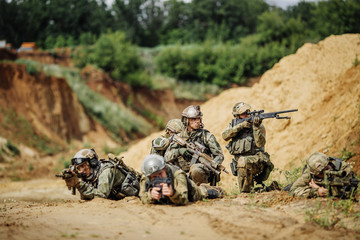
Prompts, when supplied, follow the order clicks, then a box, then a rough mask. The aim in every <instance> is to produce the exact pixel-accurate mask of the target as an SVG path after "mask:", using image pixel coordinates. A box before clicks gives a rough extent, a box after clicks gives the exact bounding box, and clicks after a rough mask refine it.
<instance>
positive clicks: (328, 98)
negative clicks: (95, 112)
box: [123, 34, 360, 183]
mask: <svg viewBox="0 0 360 240" xmlns="http://www.w3.org/2000/svg"><path fill="white" fill-rule="evenodd" d="M356 54H357V55H358V56H360V34H346V35H341V36H330V37H328V38H326V39H325V40H323V41H321V42H319V43H318V44H305V45H304V46H303V47H301V48H300V49H299V50H298V51H297V52H296V54H293V55H290V56H287V57H285V58H283V59H281V61H280V62H279V63H277V64H276V65H275V66H274V67H273V68H272V69H271V70H269V71H267V72H266V73H265V74H264V75H263V76H262V78H261V80H260V82H259V83H258V84H255V85H254V86H253V87H251V88H245V87H240V88H233V89H230V90H227V91H224V92H223V93H221V94H220V95H219V96H217V97H215V98H212V99H211V100H210V101H208V102H206V103H205V104H203V105H202V106H201V107H202V111H203V113H204V119H203V122H204V123H205V128H207V129H208V130H210V131H211V132H212V133H213V134H214V135H215V136H216V138H217V139H218V141H219V143H220V145H221V146H222V149H223V151H224V154H225V161H224V165H225V166H226V167H227V168H228V166H229V163H230V161H231V156H230V155H229V153H228V151H227V150H226V149H225V145H226V142H225V141H224V140H223V139H222V138H221V132H222V131H223V130H224V129H225V127H226V126H227V124H228V123H229V122H230V121H231V119H232V115H231V109H232V106H233V105H234V103H236V102H239V101H245V102H247V103H249V104H250V105H251V106H252V107H253V109H257V110H260V109H264V110H265V112H272V111H279V110H286V109H293V108H298V109H299V111H298V112H295V113H290V114H288V115H289V116H291V117H292V119H291V120H276V119H270V120H264V125H265V127H266V129H267V145H266V151H268V152H269V153H270V155H271V158H272V161H273V162H274V164H275V167H277V168H280V169H284V168H290V167H291V166H293V165H297V166H298V165H300V164H301V160H303V159H305V158H306V157H307V156H309V155H310V154H311V153H312V152H314V151H322V152H325V153H327V154H332V155H336V156H339V155H340V154H341V151H342V150H343V149H344V147H347V149H349V147H350V145H352V147H354V146H356V144H357V146H359V140H358V137H357V141H355V140H354V139H356V136H355V137H354V136H353V137H352V135H354V134H353V133H354V132H359V131H360V130H359V111H360V109H359V108H360V107H359V106H360V105H359V103H360V84H359V81H360V66H358V67H354V66H353V62H354V60H355V57H356ZM180 114H181V113H180V112H179V115H180ZM161 134H162V132H159V133H154V134H152V135H150V136H148V137H147V138H145V139H143V140H141V141H140V142H138V143H137V144H135V145H133V146H132V147H131V148H130V149H129V150H128V151H127V152H126V153H124V154H123V155H124V156H125V157H126V158H125V159H126V161H127V162H128V163H129V164H131V165H133V166H134V167H135V168H136V169H139V170H140V166H141V162H142V159H143V158H144V156H145V155H147V154H148V153H149V151H150V145H151V140H152V139H154V138H155V137H156V136H160V135H161ZM355 135H356V134H355ZM229 177H230V176H229ZM227 179H228V177H225V179H224V180H225V183H226V181H227ZM231 179H233V180H234V178H233V177H232V178H231Z"/></svg>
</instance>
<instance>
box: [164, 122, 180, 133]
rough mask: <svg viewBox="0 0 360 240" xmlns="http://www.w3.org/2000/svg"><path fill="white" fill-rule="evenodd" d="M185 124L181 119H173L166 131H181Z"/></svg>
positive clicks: (167, 125)
mask: <svg viewBox="0 0 360 240" xmlns="http://www.w3.org/2000/svg"><path fill="white" fill-rule="evenodd" d="M183 126H184V125H183V124H182V122H181V120H180V119H171V120H170V121H168V123H167V124H166V127H165V131H167V130H170V131H172V132H173V133H179V132H181V130H182V128H183Z"/></svg>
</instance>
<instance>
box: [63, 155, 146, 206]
mask: <svg viewBox="0 0 360 240" xmlns="http://www.w3.org/2000/svg"><path fill="white" fill-rule="evenodd" d="M108 157H109V159H108V160H105V159H101V160H99V158H98V155H97V154H96V152H95V150H94V149H82V150H80V151H79V152H77V153H76V154H75V156H74V158H72V159H71V164H72V165H71V167H70V169H64V170H63V172H62V175H57V176H60V177H62V178H63V179H64V180H65V182H66V185H67V186H68V188H69V189H70V188H72V189H73V194H75V189H77V190H78V191H79V192H80V196H81V199H82V200H91V199H93V198H95V197H101V198H107V199H113V200H119V199H122V198H124V197H126V196H138V193H139V189H140V183H139V181H140V178H141V174H140V173H138V172H136V171H135V170H133V169H132V168H131V167H128V166H126V165H125V164H124V162H123V161H122V159H119V158H117V157H115V156H114V155H112V154H109V155H108Z"/></svg>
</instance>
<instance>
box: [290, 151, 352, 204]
mask: <svg viewBox="0 0 360 240" xmlns="http://www.w3.org/2000/svg"><path fill="white" fill-rule="evenodd" d="M326 171H332V172H334V173H335V174H336V173H339V174H336V175H337V176H338V177H340V179H339V181H338V184H336V183H335V185H337V186H331V184H330V186H331V187H329V186H326V184H327V183H326V181H329V179H327V180H325V175H326ZM351 181H354V184H353V185H352V184H351ZM357 184H358V181H357V180H356V179H355V177H354V173H353V172H352V171H351V169H350V166H349V165H348V164H347V163H346V162H343V161H342V160H341V159H339V158H333V157H328V156H326V155H325V154H323V153H319V152H315V153H313V154H312V155H311V156H310V157H309V158H308V159H307V160H306V166H305V168H304V171H303V174H302V175H301V177H299V178H298V179H297V180H296V181H295V182H294V184H293V185H292V187H291V189H290V194H292V195H293V196H298V197H307V198H312V197H326V196H334V197H339V198H350V196H351V195H352V194H354V193H353V192H352V191H353V190H356V188H357ZM329 190H330V192H329Z"/></svg>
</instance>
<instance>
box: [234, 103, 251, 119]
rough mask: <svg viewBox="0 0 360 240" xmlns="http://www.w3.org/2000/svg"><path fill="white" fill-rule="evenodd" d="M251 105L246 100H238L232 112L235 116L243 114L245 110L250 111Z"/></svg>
mask: <svg viewBox="0 0 360 240" xmlns="http://www.w3.org/2000/svg"><path fill="white" fill-rule="evenodd" d="M250 109H251V106H250V105H249V104H247V103H244V102H238V103H236V104H235V105H234V107H233V109H232V114H233V115H234V116H236V115H240V114H243V113H245V112H250Z"/></svg>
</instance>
